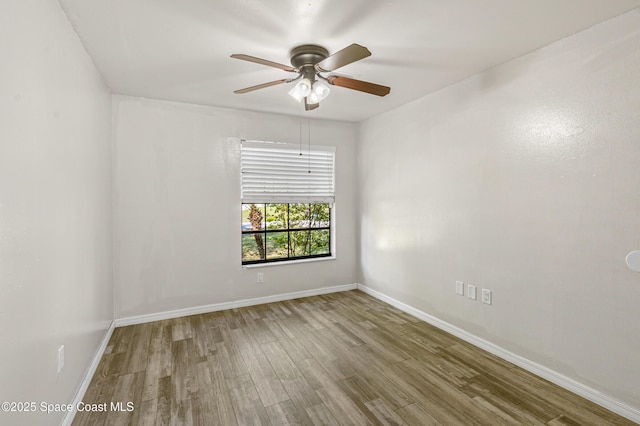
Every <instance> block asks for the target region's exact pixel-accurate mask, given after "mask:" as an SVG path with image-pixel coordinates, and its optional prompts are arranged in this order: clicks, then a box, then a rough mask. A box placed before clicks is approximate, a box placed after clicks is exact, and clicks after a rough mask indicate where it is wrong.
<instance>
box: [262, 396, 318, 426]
mask: <svg viewBox="0 0 640 426" xmlns="http://www.w3.org/2000/svg"><path fill="white" fill-rule="evenodd" d="M266 410H267V414H268V415H269V419H270V420H271V423H272V424H273V425H301V424H310V419H309V416H308V415H307V414H306V412H304V417H303V416H302V415H301V413H300V412H299V411H298V409H297V408H296V406H295V405H294V404H293V402H292V401H289V400H288V401H283V402H280V403H278V404H273V405H270V406H268V407H266Z"/></svg>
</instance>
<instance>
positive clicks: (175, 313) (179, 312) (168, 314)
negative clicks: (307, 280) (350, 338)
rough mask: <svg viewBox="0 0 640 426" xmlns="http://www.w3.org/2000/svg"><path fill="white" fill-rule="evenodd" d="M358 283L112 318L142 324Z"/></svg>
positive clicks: (337, 289)
mask: <svg viewBox="0 0 640 426" xmlns="http://www.w3.org/2000/svg"><path fill="white" fill-rule="evenodd" d="M357 288H358V284H344V285H336V286H332V287H321V288H315V289H312V290H303V291H296V292H293V293H281V294H276V295H273V296H263V297H256V298H254V299H242V300H234V301H231V302H222V303H213V304H211V305H203V306H195V307H193V308H184V309H176V310H172V311H164V312H157V313H154V314H145V315H136V316H132V317H126V318H117V319H116V320H114V322H115V324H116V327H123V326H126V325H133V324H142V323H145V322H151V321H160V320H166V319H171V318H179V317H186V316H189V315H198V314H205V313H208V312H216V311H224V310H226V309H235V308H243V307H245V306H254V305H262V304H265V303H273V302H282V301H283V300H291V299H299V298H301V297H309V296H317V295H320V294H328V293H337V292H340V291H348V290H356V289H357Z"/></svg>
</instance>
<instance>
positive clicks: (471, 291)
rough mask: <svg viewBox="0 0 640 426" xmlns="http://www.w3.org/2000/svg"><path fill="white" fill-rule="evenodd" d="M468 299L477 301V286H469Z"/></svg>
mask: <svg viewBox="0 0 640 426" xmlns="http://www.w3.org/2000/svg"><path fill="white" fill-rule="evenodd" d="M467 297H468V298H469V299H473V300H476V299H477V294H476V286H475V285H471V284H469V285H467Z"/></svg>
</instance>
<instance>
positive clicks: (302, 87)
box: [289, 78, 311, 102]
mask: <svg viewBox="0 0 640 426" xmlns="http://www.w3.org/2000/svg"><path fill="white" fill-rule="evenodd" d="M309 93H311V81H310V80H309V79H308V78H303V79H302V80H300V81H299V82H298V84H296V85H295V86H293V89H291V90H289V95H291V97H292V98H293V99H295V100H296V101H298V102H300V101H301V100H302V99H303V98H305V97H307V96H309Z"/></svg>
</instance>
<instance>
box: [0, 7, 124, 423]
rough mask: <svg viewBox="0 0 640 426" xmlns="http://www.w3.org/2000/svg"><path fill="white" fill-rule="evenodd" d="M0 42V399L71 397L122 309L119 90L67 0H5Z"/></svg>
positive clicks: (50, 419)
mask: <svg viewBox="0 0 640 426" xmlns="http://www.w3.org/2000/svg"><path fill="white" fill-rule="evenodd" d="M0 40H2V41H1V42H0V58H2V66H0V401H35V402H38V403H40V402H42V401H45V402H50V403H68V402H70V401H72V400H73V396H74V395H75V392H76V390H77V389H78V386H79V384H80V381H81V379H82V377H83V375H84V373H85V372H86V370H87V368H88V366H89V364H90V362H91V360H92V358H93V356H94V354H95V352H96V350H97V348H98V346H99V343H100V341H101V339H102V338H103V337H104V335H105V331H106V329H107V327H108V326H109V324H110V322H111V320H112V319H113V285H112V265H111V162H110V155H111V154H110V108H111V107H110V103H111V97H110V93H109V91H108V90H107V88H106V86H105V85H104V83H103V81H102V78H101V77H100V75H99V74H98V72H97V71H96V69H95V67H94V65H93V63H92V62H91V60H90V59H89V56H88V55H87V54H86V53H85V51H84V49H83V47H82V45H81V43H80V41H79V39H78V37H77V36H76V34H75V32H74V31H73V29H72V28H71V26H70V25H69V23H68V21H67V19H66V18H65V16H64V14H63V12H62V10H61V8H60V6H59V4H58V2H57V1H55V0H3V1H1V2H0ZM61 344H64V345H65V357H66V359H65V368H64V370H63V372H62V374H60V375H58V374H57V371H56V368H57V348H58V346H59V345H61ZM61 419H62V414H61V413H57V414H49V415H47V414H25V413H22V414H13V415H12V414H6V413H0V423H2V424H11V425H20V424H25V425H27V424H28V425H37V424H59V423H60V421H61Z"/></svg>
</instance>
